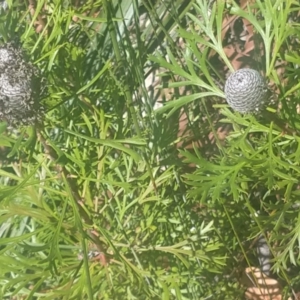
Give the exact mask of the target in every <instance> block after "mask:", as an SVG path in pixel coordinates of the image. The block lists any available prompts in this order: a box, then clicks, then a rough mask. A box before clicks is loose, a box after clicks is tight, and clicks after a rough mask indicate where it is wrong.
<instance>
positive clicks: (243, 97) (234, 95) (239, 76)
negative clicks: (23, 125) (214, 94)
mask: <svg viewBox="0 0 300 300" xmlns="http://www.w3.org/2000/svg"><path fill="white" fill-rule="evenodd" d="M225 96H226V101H227V102H228V104H229V105H230V107H231V108H232V109H233V110H235V111H238V112H240V113H257V112H259V111H260V110H261V109H262V108H263V106H264V105H265V103H266V101H267V100H268V86H267V84H266V82H265V80H264V78H263V77H262V76H261V75H260V73H259V72H257V71H256V70H253V69H240V70H237V71H235V72H234V73H232V74H231V75H230V76H229V77H228V79H227V80H226V83H225Z"/></svg>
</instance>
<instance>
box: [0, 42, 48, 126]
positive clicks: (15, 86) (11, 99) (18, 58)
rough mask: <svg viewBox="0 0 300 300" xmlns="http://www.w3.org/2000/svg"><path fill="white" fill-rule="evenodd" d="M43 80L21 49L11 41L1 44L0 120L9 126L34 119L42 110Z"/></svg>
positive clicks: (34, 120)
mask: <svg viewBox="0 0 300 300" xmlns="http://www.w3.org/2000/svg"><path fill="white" fill-rule="evenodd" d="M42 82H43V80H42V78H41V76H40V74H39V72H38V69H37V68H35V67H34V66H33V65H32V64H31V63H29V62H27V61H26V60H25V58H24V56H23V53H22V51H21V49H19V48H17V47H15V46H14V45H13V44H11V43H8V44H6V45H2V46H0V120H4V121H7V123H8V124H9V126H14V125H19V124H23V125H28V124H34V123H35V122H37V121H38V120H39V119H40V117H41V116H42V114H43V107H42V105H41V104H40V103H39V101H40V98H41V97H40V96H41V94H42V90H43V83H42Z"/></svg>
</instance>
